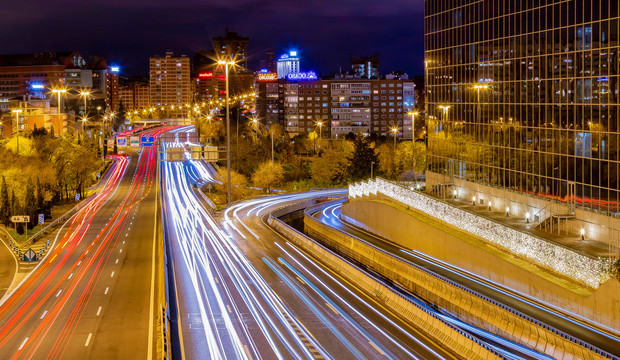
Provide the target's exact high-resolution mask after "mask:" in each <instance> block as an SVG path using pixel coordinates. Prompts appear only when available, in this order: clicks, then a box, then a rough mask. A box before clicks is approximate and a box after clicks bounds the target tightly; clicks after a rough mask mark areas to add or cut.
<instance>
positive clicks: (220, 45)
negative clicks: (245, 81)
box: [213, 29, 250, 71]
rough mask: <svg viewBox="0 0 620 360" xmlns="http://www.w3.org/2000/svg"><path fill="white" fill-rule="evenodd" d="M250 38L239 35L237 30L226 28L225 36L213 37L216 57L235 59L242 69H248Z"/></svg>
mask: <svg viewBox="0 0 620 360" xmlns="http://www.w3.org/2000/svg"><path fill="white" fill-rule="evenodd" d="M249 41H250V38H247V37H243V36H239V34H237V33H236V32H230V31H228V29H226V35H225V36H217V37H214V38H213V48H214V51H215V56H216V58H220V57H227V58H228V59H234V60H235V61H236V63H237V66H239V67H240V68H241V69H242V71H247V70H248V57H247V54H248V42H249Z"/></svg>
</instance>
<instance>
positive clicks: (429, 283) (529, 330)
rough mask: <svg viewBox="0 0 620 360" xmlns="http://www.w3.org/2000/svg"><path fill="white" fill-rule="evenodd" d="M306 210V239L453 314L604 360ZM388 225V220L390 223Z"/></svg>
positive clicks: (562, 353) (554, 351)
mask: <svg viewBox="0 0 620 360" xmlns="http://www.w3.org/2000/svg"><path fill="white" fill-rule="evenodd" d="M310 211H313V210H312V209H308V210H306V217H305V219H304V225H305V229H306V232H307V233H308V234H309V235H310V237H312V238H314V239H317V240H319V241H320V242H321V243H322V244H323V245H325V246H326V247H327V248H329V249H330V250H332V251H334V252H336V253H337V254H340V255H342V256H344V257H345V258H347V259H349V260H351V261H355V262H357V263H360V264H362V265H364V266H366V267H368V268H369V269H371V270H372V271H375V272H376V273H378V274H381V275H382V276H384V277H385V278H388V279H391V280H393V281H396V282H398V284H400V285H402V286H403V287H404V288H405V289H407V290H408V291H410V292H411V293H413V294H416V295H418V296H420V297H421V298H423V299H424V300H426V301H428V302H430V303H431V304H434V305H436V306H437V307H439V308H441V309H443V310H445V311H447V312H448V313H450V314H452V315H453V316H455V317H457V318H459V319H461V320H462V321H465V322H467V323H469V324H471V325H473V326H475V327H478V328H480V329H483V330H485V331H487V332H490V333H493V334H496V335H498V336H501V337H503V338H505V339H507V340H509V341H512V342H515V343H517V344H520V345H523V346H526V347H529V348H531V349H535V350H537V351H539V352H541V353H544V354H547V355H550V356H554V357H559V358H571V357H574V358H579V359H604V358H605V357H604V356H603V355H602V354H600V353H597V352H593V351H590V350H589V349H586V348H585V347H584V346H583V345H581V344H580V343H579V340H577V339H574V338H572V337H570V336H569V335H567V334H564V333H561V332H559V331H558V330H555V329H552V328H550V327H548V326H542V325H541V324H540V323H539V322H537V321H536V320H534V319H531V318H529V317H526V316H524V315H523V314H520V313H517V312H516V311H514V310H512V309H510V308H508V307H506V306H504V305H502V304H500V303H498V302H496V301H493V300H491V299H488V298H486V297H483V296H481V295H479V294H477V293H474V292H473V291H471V290H469V289H467V288H464V287H462V286H460V285H458V284H456V283H453V282H451V281H449V280H447V279H445V278H442V277H440V276H438V275H436V274H434V273H431V272H430V271H428V270H426V269H424V268H422V267H419V266H417V265H415V264H413V263H411V262H408V261H406V260H404V259H401V258H397V257H395V256H394V255H392V254H389V253H387V252H385V251H383V250H381V249H379V248H376V247H374V246H373V245H371V244H368V243H366V242H364V241H363V240H360V239H357V238H354V237H352V236H350V235H348V234H346V233H344V232H341V231H339V230H337V229H333V228H331V227H329V226H327V225H324V224H322V223H321V222H319V221H318V220H317V219H315V218H313V217H312V216H309V215H308V213H309V212H310ZM390 223H391V224H393V222H390Z"/></svg>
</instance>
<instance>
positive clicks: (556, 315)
mask: <svg viewBox="0 0 620 360" xmlns="http://www.w3.org/2000/svg"><path fill="white" fill-rule="evenodd" d="M344 201H345V200H344V199H343V200H340V201H336V202H334V203H332V204H326V205H324V206H318V207H316V208H314V209H312V210H309V211H311V212H312V216H313V217H315V218H316V219H318V220H319V221H321V222H323V223H324V224H326V225H328V226H330V227H333V228H336V229H339V230H341V231H343V232H345V233H348V234H350V235H352V236H354V237H357V238H359V239H362V240H363V241H366V242H367V243H370V244H372V245H373V246H376V247H378V248H380V249H382V250H384V251H387V252H389V253H392V254H394V255H395V256H397V257H400V258H402V259H404V260H406V261H409V262H412V263H414V264H416V265H419V266H422V267H424V268H426V269H428V270H430V271H432V272H434V273H435V274H438V275H440V276H442V277H444V278H446V279H449V280H451V281H453V282H455V283H458V284H460V285H463V286H465V287H467V288H468V289H471V290H473V291H475V292H477V293H478V294H482V295H483V296H486V297H488V298H490V299H493V300H495V301H497V302H500V303H502V304H504V305H507V306H509V307H510V308H512V309H514V310H516V311H517V312H520V313H522V314H525V315H527V316H529V317H531V318H534V319H537V320H539V321H541V322H543V323H545V324H547V325H549V326H551V327H553V328H555V329H558V330H560V331H562V332H564V333H566V334H570V335H572V336H573V337H575V338H577V339H581V340H582V341H585V342H587V343H589V344H591V345H593V346H595V347H598V348H599V349H602V350H604V351H606V352H608V353H609V354H611V355H616V356H618V355H620V350H619V349H620V339H619V338H618V337H616V336H614V335H613V334H612V333H611V332H608V331H604V330H601V329H597V328H595V327H593V326H591V325H590V324H588V323H587V322H585V321H580V320H579V319H577V318H575V317H572V316H571V317H569V316H566V315H565V314H564V313H563V311H558V310H557V309H554V308H553V307H552V306H550V305H547V304H544V303H539V302H536V301H533V300H532V299H530V298H528V297H526V296H524V295H522V294H519V293H515V292H513V291H511V290H510V289H507V288H505V287H503V286H502V285H500V284H497V283H493V282H491V281H489V280H487V279H484V278H481V277H479V276H476V275H475V274H472V273H470V272H467V271H464V270H462V269H459V268H456V267H454V266H452V265H450V264H447V263H444V262H442V261H440V260H438V259H435V258H432V257H429V256H427V255H425V254H423V253H420V252H418V251H415V250H412V249H405V248H402V247H400V246H399V245H397V244H395V243H392V242H390V241H388V240H386V239H383V238H380V237H378V236H376V235H374V234H372V233H369V232H367V231H365V230H363V229H360V228H358V227H354V226H351V225H349V224H348V223H346V222H343V221H342V220H341V219H340V211H341V206H342V202H344Z"/></svg>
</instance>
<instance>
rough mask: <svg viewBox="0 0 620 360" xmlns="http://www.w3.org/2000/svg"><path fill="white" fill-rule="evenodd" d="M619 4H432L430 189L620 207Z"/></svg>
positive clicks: (428, 19) (577, 0) (531, 202)
mask: <svg viewBox="0 0 620 360" xmlns="http://www.w3.org/2000/svg"><path fill="white" fill-rule="evenodd" d="M543 5H544V6H543ZM619 8H620V4H619V3H618V1H589V0H573V1H551V2H545V3H544V4H539V3H538V2H536V1H534V2H532V1H529V2H528V1H509V2H507V1H501V0H483V1H474V2H462V1H461V2H459V1H426V9H425V21H424V26H425V64H426V113H427V118H426V120H427V131H428V164H427V166H428V172H427V175H426V179H427V188H428V189H431V188H435V189H442V188H446V187H449V186H458V187H459V189H469V190H468V191H474V190H475V189H477V191H486V192H489V193H494V194H495V193H497V194H498V195H497V196H500V197H501V196H504V197H505V198H511V199H514V201H515V203H520V204H522V205H521V209H522V210H521V216H522V214H523V213H524V212H525V211H526V210H527V211H530V210H532V211H533V209H538V210H536V211H540V209H543V208H547V209H549V208H550V207H548V205H546V204H549V203H548V201H552V202H554V203H556V204H559V205H562V206H563V207H561V208H558V210H557V211H565V212H566V213H569V212H574V213H575V214H576V216H577V219H580V218H581V219H586V218H588V219H591V218H593V216H594V215H593V213H589V214H588V215H583V212H581V213H580V211H581V210H582V209H586V210H592V211H594V212H604V213H607V214H609V215H617V214H618V213H619V212H620V166H619V161H620V105H619V102H618V93H619V91H620V89H619V87H620V86H619V82H618V79H619V75H620V73H619V71H618V67H619V58H618V54H619V53H620V44H619V42H618V41H619V39H618V33H619V29H618V26H619V24H620V21H619V18H618V16H619ZM497 189H500V190H502V191H503V193H501V194H500V193H499V192H498V191H499V190H497ZM459 191H460V190H459ZM502 194H503V195H502ZM528 209H529V210H528ZM575 209H577V210H576V212H575ZM535 213H536V212H533V213H532V214H535ZM605 221H607V220H605ZM582 226H583V225H582Z"/></svg>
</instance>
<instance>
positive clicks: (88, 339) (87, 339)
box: [84, 333, 93, 346]
mask: <svg viewBox="0 0 620 360" xmlns="http://www.w3.org/2000/svg"><path fill="white" fill-rule="evenodd" d="M92 337H93V333H88V337H87V338H86V343H85V344H84V346H88V344H89V343H90V338H92Z"/></svg>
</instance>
